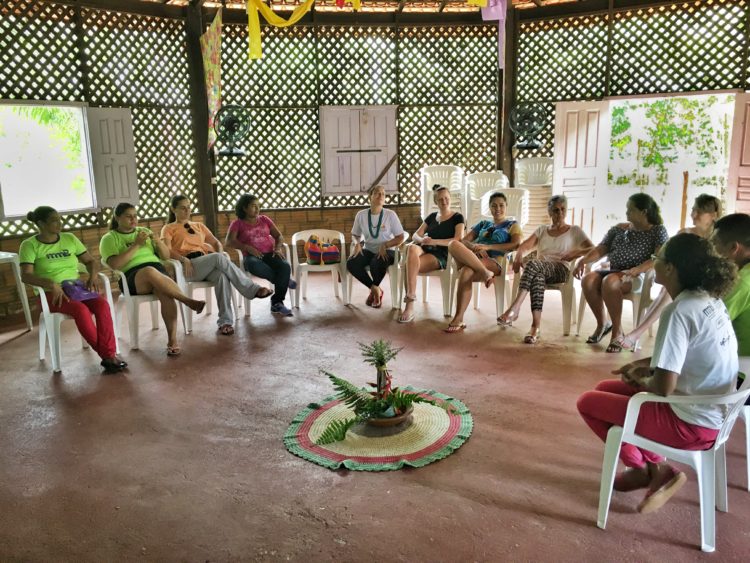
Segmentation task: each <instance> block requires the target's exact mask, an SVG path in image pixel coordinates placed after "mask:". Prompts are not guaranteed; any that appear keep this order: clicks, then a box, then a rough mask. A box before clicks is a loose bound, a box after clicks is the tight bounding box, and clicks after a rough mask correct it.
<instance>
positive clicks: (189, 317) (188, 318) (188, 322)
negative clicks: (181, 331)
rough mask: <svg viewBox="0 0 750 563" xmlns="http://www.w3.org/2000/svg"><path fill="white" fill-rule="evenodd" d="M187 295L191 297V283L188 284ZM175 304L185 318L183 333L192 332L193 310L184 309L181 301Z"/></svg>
mask: <svg viewBox="0 0 750 563" xmlns="http://www.w3.org/2000/svg"><path fill="white" fill-rule="evenodd" d="M187 296H188V297H190V299H192V298H193V286H192V285H191V284H188V287H187ZM177 306H178V307H179V308H180V309H181V310H182V315H183V317H182V318H183V319H185V322H184V325H185V326H184V328H185V334H190V333H191V332H193V310H192V309H188V310H187V311H185V309H187V307H185V305H183V304H182V303H177ZM206 308H208V303H206Z"/></svg>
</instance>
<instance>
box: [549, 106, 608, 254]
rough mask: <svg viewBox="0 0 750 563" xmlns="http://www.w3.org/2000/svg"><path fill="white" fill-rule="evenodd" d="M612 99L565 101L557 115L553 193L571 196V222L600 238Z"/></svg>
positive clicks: (558, 108)
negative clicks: (603, 100) (610, 102)
mask: <svg viewBox="0 0 750 563" xmlns="http://www.w3.org/2000/svg"><path fill="white" fill-rule="evenodd" d="M610 136H611V130H610V115H609V102H606V101H605V102H561V103H558V104H557V107H556V115H555V164H554V171H553V183H552V193H553V194H564V195H565V196H566V197H567V198H568V221H569V222H571V223H573V224H576V225H579V226H580V227H582V228H583V230H584V231H585V232H586V233H587V234H588V235H589V236H591V237H593V238H592V240H594V241H596V240H597V239H598V238H599V237H601V236H602V234H603V233H604V231H605V230H606V228H607V224H606V220H605V217H604V216H605V214H606V212H605V209H604V207H605V206H604V205H602V204H603V203H604V201H603V197H604V196H605V188H606V186H607V168H608V164H609V141H610Z"/></svg>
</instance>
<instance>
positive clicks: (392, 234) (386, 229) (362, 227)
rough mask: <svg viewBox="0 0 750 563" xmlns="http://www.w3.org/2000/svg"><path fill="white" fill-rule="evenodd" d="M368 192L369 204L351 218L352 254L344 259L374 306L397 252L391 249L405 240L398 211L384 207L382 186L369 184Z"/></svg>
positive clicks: (379, 301) (380, 303)
mask: <svg viewBox="0 0 750 563" xmlns="http://www.w3.org/2000/svg"><path fill="white" fill-rule="evenodd" d="M367 195H369V196H370V208H369V209H363V210H362V211H360V212H359V213H357V216H356V217H355V218H354V226H352V241H353V242H354V243H355V245H354V250H353V251H352V255H351V257H350V258H349V260H347V261H346V269H347V270H349V272H350V273H351V274H352V275H353V276H354V277H355V278H357V280H359V282H360V283H361V284H362V285H364V286H365V287H367V289H369V290H370V295H369V296H368V297H367V301H366V302H365V303H366V304H367V306H369V307H375V308H376V309H377V308H379V307H381V306H382V304H383V290H382V289H380V282H382V281H383V278H384V277H385V274H386V272H387V271H388V266H390V265H391V264H393V260H394V257H395V254H396V252H395V250H391V249H392V248H395V247H396V246H398V245H399V244H401V243H402V242H403V241H404V229H403V227H402V226H401V221H399V220H398V215H396V213H395V212H394V211H391V210H390V209H385V208H384V207H383V205H384V204H385V188H384V187H383V186H374V187H372V188H370V190H369V191H368V192H367ZM367 268H369V270H370V271H369V273H368V271H367ZM391 283H393V282H391Z"/></svg>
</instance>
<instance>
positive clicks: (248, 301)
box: [243, 297, 252, 317]
mask: <svg viewBox="0 0 750 563" xmlns="http://www.w3.org/2000/svg"><path fill="white" fill-rule="evenodd" d="M243 301H244V302H245V316H246V317H249V316H250V312H251V310H250V308H251V307H252V305H251V303H252V302H251V301H250V300H249V299H248V298H247V297H244V298H243Z"/></svg>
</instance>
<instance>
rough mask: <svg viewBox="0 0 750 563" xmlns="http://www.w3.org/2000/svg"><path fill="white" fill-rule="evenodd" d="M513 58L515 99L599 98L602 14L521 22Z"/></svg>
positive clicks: (603, 62)
mask: <svg viewBox="0 0 750 563" xmlns="http://www.w3.org/2000/svg"><path fill="white" fill-rule="evenodd" d="M517 60H518V68H517V71H518V75H517V96H516V99H517V100H518V101H549V102H555V101H564V100H591V99H596V98H601V97H603V96H604V93H605V84H606V75H607V18H606V16H601V15H592V16H578V17H573V18H565V19H558V20H540V21H530V22H524V23H522V24H521V28H520V32H519V38H518V59H517Z"/></svg>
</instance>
